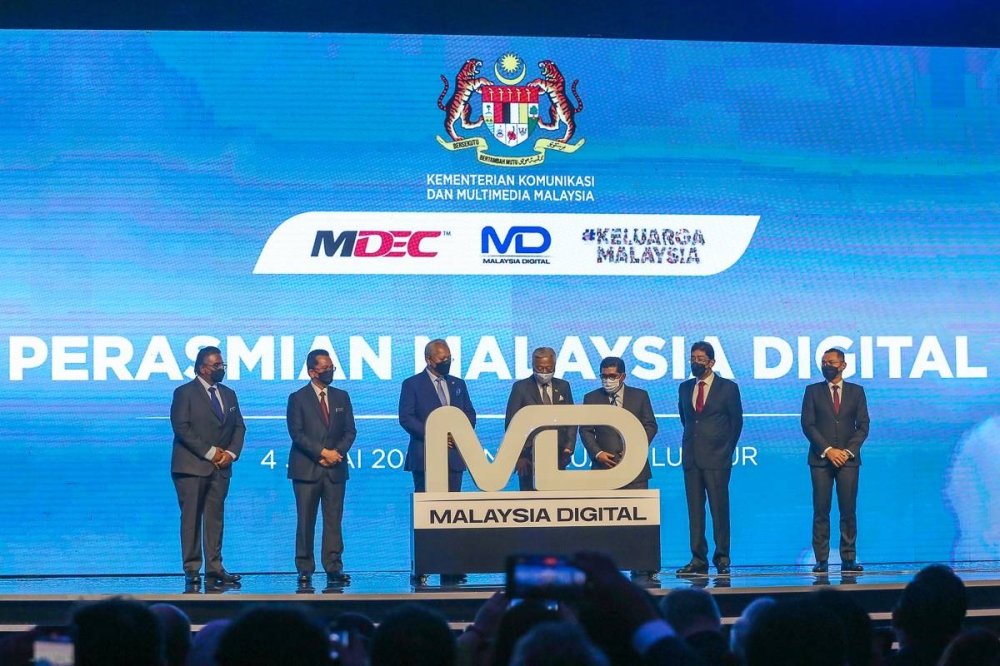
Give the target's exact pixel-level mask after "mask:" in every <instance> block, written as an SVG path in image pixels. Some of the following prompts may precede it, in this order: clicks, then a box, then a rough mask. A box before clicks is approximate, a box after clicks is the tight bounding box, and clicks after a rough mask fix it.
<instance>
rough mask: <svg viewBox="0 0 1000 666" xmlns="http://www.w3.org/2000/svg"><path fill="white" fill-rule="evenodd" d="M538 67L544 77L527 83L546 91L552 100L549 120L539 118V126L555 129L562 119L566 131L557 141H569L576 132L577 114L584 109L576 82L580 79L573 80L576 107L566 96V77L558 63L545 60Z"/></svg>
mask: <svg viewBox="0 0 1000 666" xmlns="http://www.w3.org/2000/svg"><path fill="white" fill-rule="evenodd" d="M538 68H539V69H541V70H542V78H539V79H535V80H534V81H531V82H530V83H528V84H527V85H529V86H534V87H536V88H538V89H539V90H541V91H542V92H544V93H545V94H546V95H548V96H549V101H550V102H552V105H551V106H550V107H549V122H547V123H546V122H542V120H541V118H539V120H538V126H539V127H541V128H542V129H546V130H555V129H559V122H560V121H562V122H564V123H566V133H565V134H563V136H562V138H561V139H556V141H558V142H560V143H569V141H570V139H572V138H573V135H574V134H575V133H576V114H578V113H580V112H581V111H583V100H582V99H580V96H579V95H578V94H576V84H578V83H579V82H580V79H575V80H574V81H573V86H572V91H573V97H575V98H576V103H577V104H578V105H579V106H576V107H574V106H573V103H572V102H570V101H569V98H568V97H567V96H566V79H565V78H563V75H562V72H560V71H559V68H558V67H556V64H555V63H554V62H552V61H551V60H543V61H541V62H540V63H538Z"/></svg>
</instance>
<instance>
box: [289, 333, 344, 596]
mask: <svg viewBox="0 0 1000 666" xmlns="http://www.w3.org/2000/svg"><path fill="white" fill-rule="evenodd" d="M306 369H307V370H308V372H309V377H310V379H311V380H312V381H310V382H309V383H308V384H306V385H305V386H303V387H302V388H300V389H299V390H298V391H296V392H295V393H292V394H291V395H290V396H288V410H287V411H286V423H287V425H288V434H289V435H290V436H291V438H292V446H291V449H290V450H289V452H288V478H289V479H291V480H292V490H293V491H294V493H295V512H296V516H297V520H298V522H297V524H296V527H295V570H296V571H298V574H299V577H298V585H299V589H300V590H302V591H307V590H311V589H312V574H313V572H314V571H315V570H316V560H315V558H314V554H313V550H314V545H315V535H316V514H317V510H318V509H319V506H320V504H321V503H322V506H323V542H322V546H321V561H322V564H323V569H324V571H326V587H327V589H328V590H331V591H332V590H335V589H337V588H340V587H343V586H345V585H348V584H349V583H350V580H351V578H350V576H348V575H347V574H345V573H344V562H343V560H342V555H343V553H344V537H343V534H342V533H341V529H340V525H341V521H342V519H343V516H344V493H345V491H346V488H347V479H348V478H350V469H349V467H348V464H347V452H348V451H350V450H351V445H352V444H354V438H355V437H356V436H357V429H356V428H355V427H354V410H353V409H352V407H351V397H350V396H349V395H348V394H347V392H346V391H341V390H340V389H336V388H333V387H332V386H330V384H332V383H333V371H334V367H333V361H332V360H331V359H330V352H328V351H326V350H325V349H314V350H313V351H311V352H309V355H308V356H307V357H306Z"/></svg>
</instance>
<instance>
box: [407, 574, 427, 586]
mask: <svg viewBox="0 0 1000 666" xmlns="http://www.w3.org/2000/svg"><path fill="white" fill-rule="evenodd" d="M410 585H412V586H413V587H427V574H413V575H412V576H410Z"/></svg>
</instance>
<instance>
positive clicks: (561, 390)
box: [503, 347, 576, 490]
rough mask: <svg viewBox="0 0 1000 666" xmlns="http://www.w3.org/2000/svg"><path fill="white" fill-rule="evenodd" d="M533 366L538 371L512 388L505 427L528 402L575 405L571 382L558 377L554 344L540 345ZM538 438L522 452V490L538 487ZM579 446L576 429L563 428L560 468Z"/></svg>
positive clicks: (519, 465)
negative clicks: (535, 463) (535, 452)
mask: <svg viewBox="0 0 1000 666" xmlns="http://www.w3.org/2000/svg"><path fill="white" fill-rule="evenodd" d="M531 365H532V369H533V370H534V373H533V374H532V376H531V377H527V378H525V379H521V380H519V381H516V382H514V385H513V386H511V387H510V397H508V398H507V416H506V417H505V419H504V424H503V427H504V430H506V429H507V428H509V427H510V421H511V419H513V418H514V414H517V412H518V410H519V409H521V408H522V407H524V406H526V405H572V404H573V391H572V390H571V389H570V386H569V382H567V381H565V380H563V379H556V378H555V372H556V353H555V350H553V349H552V348H551V347H539V348H538V349H536V350H535V351H534V352H532V354H531ZM534 445H535V438H534V436H532V437H531V438H530V439H529V440H528V441H527V442H525V443H524V448H523V449H521V455H520V457H518V459H517V482H518V489H519V490H534V489H535V477H534V467H533V465H534V462H533V460H534V459H533V457H532V456H533V448H534ZM574 448H576V428H574V427H564V428H559V469H566V467H567V466H568V465H569V461H570V459H571V458H572V457H573V449H574Z"/></svg>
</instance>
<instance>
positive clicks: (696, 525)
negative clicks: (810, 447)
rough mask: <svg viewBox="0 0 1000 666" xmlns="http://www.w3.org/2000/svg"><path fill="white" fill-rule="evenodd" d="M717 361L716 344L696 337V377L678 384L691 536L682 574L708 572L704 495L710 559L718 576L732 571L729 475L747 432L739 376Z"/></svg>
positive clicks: (693, 347)
mask: <svg viewBox="0 0 1000 666" xmlns="http://www.w3.org/2000/svg"><path fill="white" fill-rule="evenodd" d="M714 366H715V348H714V347H712V345H711V344H709V343H708V342H696V343H694V344H693V345H691V374H692V375H693V378H692V379H688V380H687V381H685V382H682V383H681V385H680V387H679V388H678V397H679V399H678V405H677V411H678V413H679V414H680V418H681V425H682V426H683V428H684V434H683V436H682V439H681V467H682V468H683V470H684V494H685V496H686V497H687V507H688V528H689V532H690V538H691V561H690V562H689V563H688V564H685V565H684V566H683V567H681V568H680V569H678V570H677V574H678V575H679V576H691V575H703V574H707V573H708V541H707V540H706V539H705V499H706V498H707V499H708V507H709V510H710V511H711V512H712V528H713V538H714V539H715V554H714V555H713V556H712V563H713V564H715V568H716V570H717V571H718V573H719V575H720V576H728V575H729V565H730V559H729V545H730V542H729V477H730V476H731V475H732V471H733V451H735V450H736V443H737V442H739V440H740V433H741V432H743V402H742V400H741V399H740V388H739V386H737V385H736V382H734V381H732V380H729V379H726V378H725V377H720V376H719V375H717V374H715V372H714V371H713V370H712V368H713V367H714Z"/></svg>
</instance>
